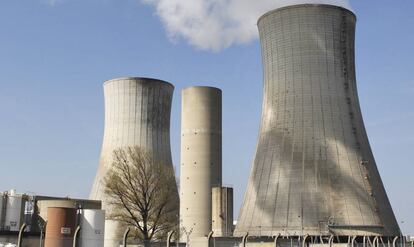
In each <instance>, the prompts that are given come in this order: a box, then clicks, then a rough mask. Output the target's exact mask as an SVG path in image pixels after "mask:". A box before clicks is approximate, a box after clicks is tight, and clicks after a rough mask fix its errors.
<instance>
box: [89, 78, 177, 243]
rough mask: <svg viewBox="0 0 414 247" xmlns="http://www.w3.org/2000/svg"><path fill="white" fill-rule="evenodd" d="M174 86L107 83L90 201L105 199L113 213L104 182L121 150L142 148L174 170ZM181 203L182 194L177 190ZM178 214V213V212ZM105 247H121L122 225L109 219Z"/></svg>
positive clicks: (151, 82)
mask: <svg viewBox="0 0 414 247" xmlns="http://www.w3.org/2000/svg"><path fill="white" fill-rule="evenodd" d="M173 91H174V86H173V85H172V84H170V83H168V82H165V81H161V80H157V79H150V78H137V77H127V78H117V79H113V80H109V81H106V82H105V83H104V95H105V129H104V137H103V144H102V151H101V158H100V163H99V168H98V171H97V174H96V177H95V182H94V184H93V187H92V191H91V194H90V198H91V199H94V200H102V205H103V209H105V210H106V211H107V215H109V214H110V213H111V208H110V207H108V205H107V203H106V199H105V194H104V187H105V185H104V183H103V180H104V178H105V176H106V174H107V172H108V170H109V169H111V165H112V155H113V152H114V150H117V149H119V148H126V147H133V146H138V147H141V148H143V149H144V150H145V151H147V152H148V153H150V154H151V155H152V157H153V158H154V160H156V161H159V162H162V163H164V164H165V165H167V166H169V167H171V172H172V171H173V164H172V159H171V147H170V115H171V102H172V95H173ZM176 196H177V201H178V191H177V195H176ZM177 214H178V212H177ZM105 231H106V232H105V247H114V246H117V245H118V242H119V240H120V236H117V234H116V233H117V231H119V229H118V224H117V223H116V222H114V221H111V220H107V221H106V226H105Z"/></svg>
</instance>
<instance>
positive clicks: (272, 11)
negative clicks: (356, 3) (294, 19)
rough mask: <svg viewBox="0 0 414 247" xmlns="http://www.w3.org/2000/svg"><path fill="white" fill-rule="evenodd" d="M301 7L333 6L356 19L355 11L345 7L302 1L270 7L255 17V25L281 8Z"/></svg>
mask: <svg viewBox="0 0 414 247" xmlns="http://www.w3.org/2000/svg"><path fill="white" fill-rule="evenodd" d="M302 7H328V8H334V9H341V10H345V11H347V12H349V13H351V14H352V15H353V16H354V17H355V19H357V16H356V14H355V12H353V11H352V10H350V9H347V8H345V7H341V6H337V5H332V4H323V3H303V4H294V5H289V6H284V7H280V8H276V9H272V10H270V11H267V12H266V13H264V14H263V15H262V16H260V17H259V19H257V25H259V23H260V21H261V20H262V19H263V18H265V17H266V16H268V15H271V14H273V13H275V12H278V11H281V10H286V9H294V8H302Z"/></svg>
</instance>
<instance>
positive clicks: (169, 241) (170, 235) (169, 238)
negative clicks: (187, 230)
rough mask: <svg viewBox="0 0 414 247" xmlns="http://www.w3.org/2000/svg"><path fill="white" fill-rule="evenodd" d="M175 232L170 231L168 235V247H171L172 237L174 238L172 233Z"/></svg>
mask: <svg viewBox="0 0 414 247" xmlns="http://www.w3.org/2000/svg"><path fill="white" fill-rule="evenodd" d="M173 234H174V231H171V232H169V233H168V236H167V247H170V244H171V238H172V235H173Z"/></svg>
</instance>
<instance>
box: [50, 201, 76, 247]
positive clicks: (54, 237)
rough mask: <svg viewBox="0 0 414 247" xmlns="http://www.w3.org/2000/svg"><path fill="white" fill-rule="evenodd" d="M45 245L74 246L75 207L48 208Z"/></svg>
mask: <svg viewBox="0 0 414 247" xmlns="http://www.w3.org/2000/svg"><path fill="white" fill-rule="evenodd" d="M47 215H48V222H47V225H46V235H45V247H56V246H61V247H72V245H73V235H74V233H75V228H76V209H75V208H48V209H47Z"/></svg>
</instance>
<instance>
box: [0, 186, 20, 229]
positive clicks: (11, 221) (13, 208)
mask: <svg viewBox="0 0 414 247" xmlns="http://www.w3.org/2000/svg"><path fill="white" fill-rule="evenodd" d="M22 200H23V198H22V195H17V194H16V191H15V190H10V192H9V193H8V195H7V202H6V204H7V206H6V215H5V216H6V220H5V224H4V225H5V230H9V231H14V232H16V231H19V230H20V223H21V221H22V210H23V208H22V205H23V203H22Z"/></svg>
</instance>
